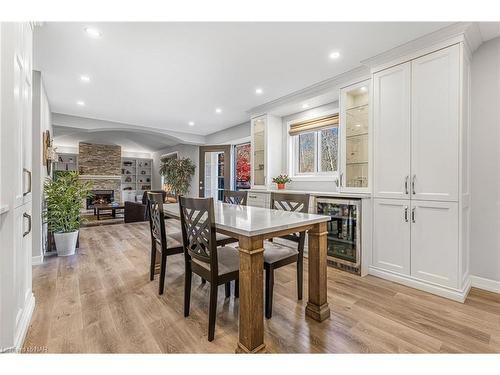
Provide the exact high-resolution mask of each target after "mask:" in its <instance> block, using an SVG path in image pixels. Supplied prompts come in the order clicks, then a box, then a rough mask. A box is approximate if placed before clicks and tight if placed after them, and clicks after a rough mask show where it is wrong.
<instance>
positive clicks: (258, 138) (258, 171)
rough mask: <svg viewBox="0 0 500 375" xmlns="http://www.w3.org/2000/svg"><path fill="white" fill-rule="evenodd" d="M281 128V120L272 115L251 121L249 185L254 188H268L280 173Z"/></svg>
mask: <svg viewBox="0 0 500 375" xmlns="http://www.w3.org/2000/svg"><path fill="white" fill-rule="evenodd" d="M282 127H283V126H282V122H281V118H279V117H276V116H272V115H262V116H259V117H255V118H253V119H252V121H251V143H252V154H251V155H252V156H251V168H252V176H251V184H252V187H254V188H262V189H264V188H269V187H270V186H271V183H272V178H273V177H276V176H277V175H279V174H281V173H282V170H281V167H282V165H281V159H282V154H281V151H282V147H281V144H282V143H283V142H282Z"/></svg>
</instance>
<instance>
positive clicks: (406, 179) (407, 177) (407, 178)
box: [405, 176, 410, 195]
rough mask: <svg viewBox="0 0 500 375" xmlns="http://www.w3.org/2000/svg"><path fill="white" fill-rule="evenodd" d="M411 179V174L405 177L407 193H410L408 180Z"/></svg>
mask: <svg viewBox="0 0 500 375" xmlns="http://www.w3.org/2000/svg"><path fill="white" fill-rule="evenodd" d="M409 179H410V176H406V177H405V194H406V195H408V180H409Z"/></svg>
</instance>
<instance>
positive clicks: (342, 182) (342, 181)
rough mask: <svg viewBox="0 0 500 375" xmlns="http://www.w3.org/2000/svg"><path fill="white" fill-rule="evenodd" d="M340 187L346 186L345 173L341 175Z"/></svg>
mask: <svg viewBox="0 0 500 375" xmlns="http://www.w3.org/2000/svg"><path fill="white" fill-rule="evenodd" d="M340 186H344V172H341V173H340Z"/></svg>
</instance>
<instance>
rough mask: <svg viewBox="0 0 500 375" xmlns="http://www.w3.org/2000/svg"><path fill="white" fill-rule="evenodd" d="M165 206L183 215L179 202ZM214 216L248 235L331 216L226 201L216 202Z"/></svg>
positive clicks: (224, 226)
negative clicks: (180, 211) (241, 204)
mask: <svg viewBox="0 0 500 375" xmlns="http://www.w3.org/2000/svg"><path fill="white" fill-rule="evenodd" d="M163 210H164V212H165V214H166V215H167V216H169V217H173V218H179V217H180V214H179V205H178V204H168V203H165V204H164V205H163ZM214 216H215V224H217V227H218V228H220V229H222V230H225V231H227V232H230V233H236V234H240V235H243V236H247V237H252V236H257V235H265V234H269V233H273V232H278V231H280V230H284V229H290V228H297V227H300V226H303V225H310V224H317V223H322V222H326V221H329V220H330V217H329V216H326V215H317V214H309V213H302V212H290V211H284V210H270V209H268V208H261V207H252V206H240V205H237V204H227V203H222V202H215V203H214Z"/></svg>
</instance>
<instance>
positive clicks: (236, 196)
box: [222, 190, 247, 206]
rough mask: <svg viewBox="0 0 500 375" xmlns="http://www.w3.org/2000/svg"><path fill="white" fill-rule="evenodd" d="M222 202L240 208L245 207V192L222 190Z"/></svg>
mask: <svg viewBox="0 0 500 375" xmlns="http://www.w3.org/2000/svg"><path fill="white" fill-rule="evenodd" d="M222 201H223V202H224V203H229V204H237V205H240V206H246V205H247V192H246V191H245V190H239V191H233V190H224V195H223V199H222Z"/></svg>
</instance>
